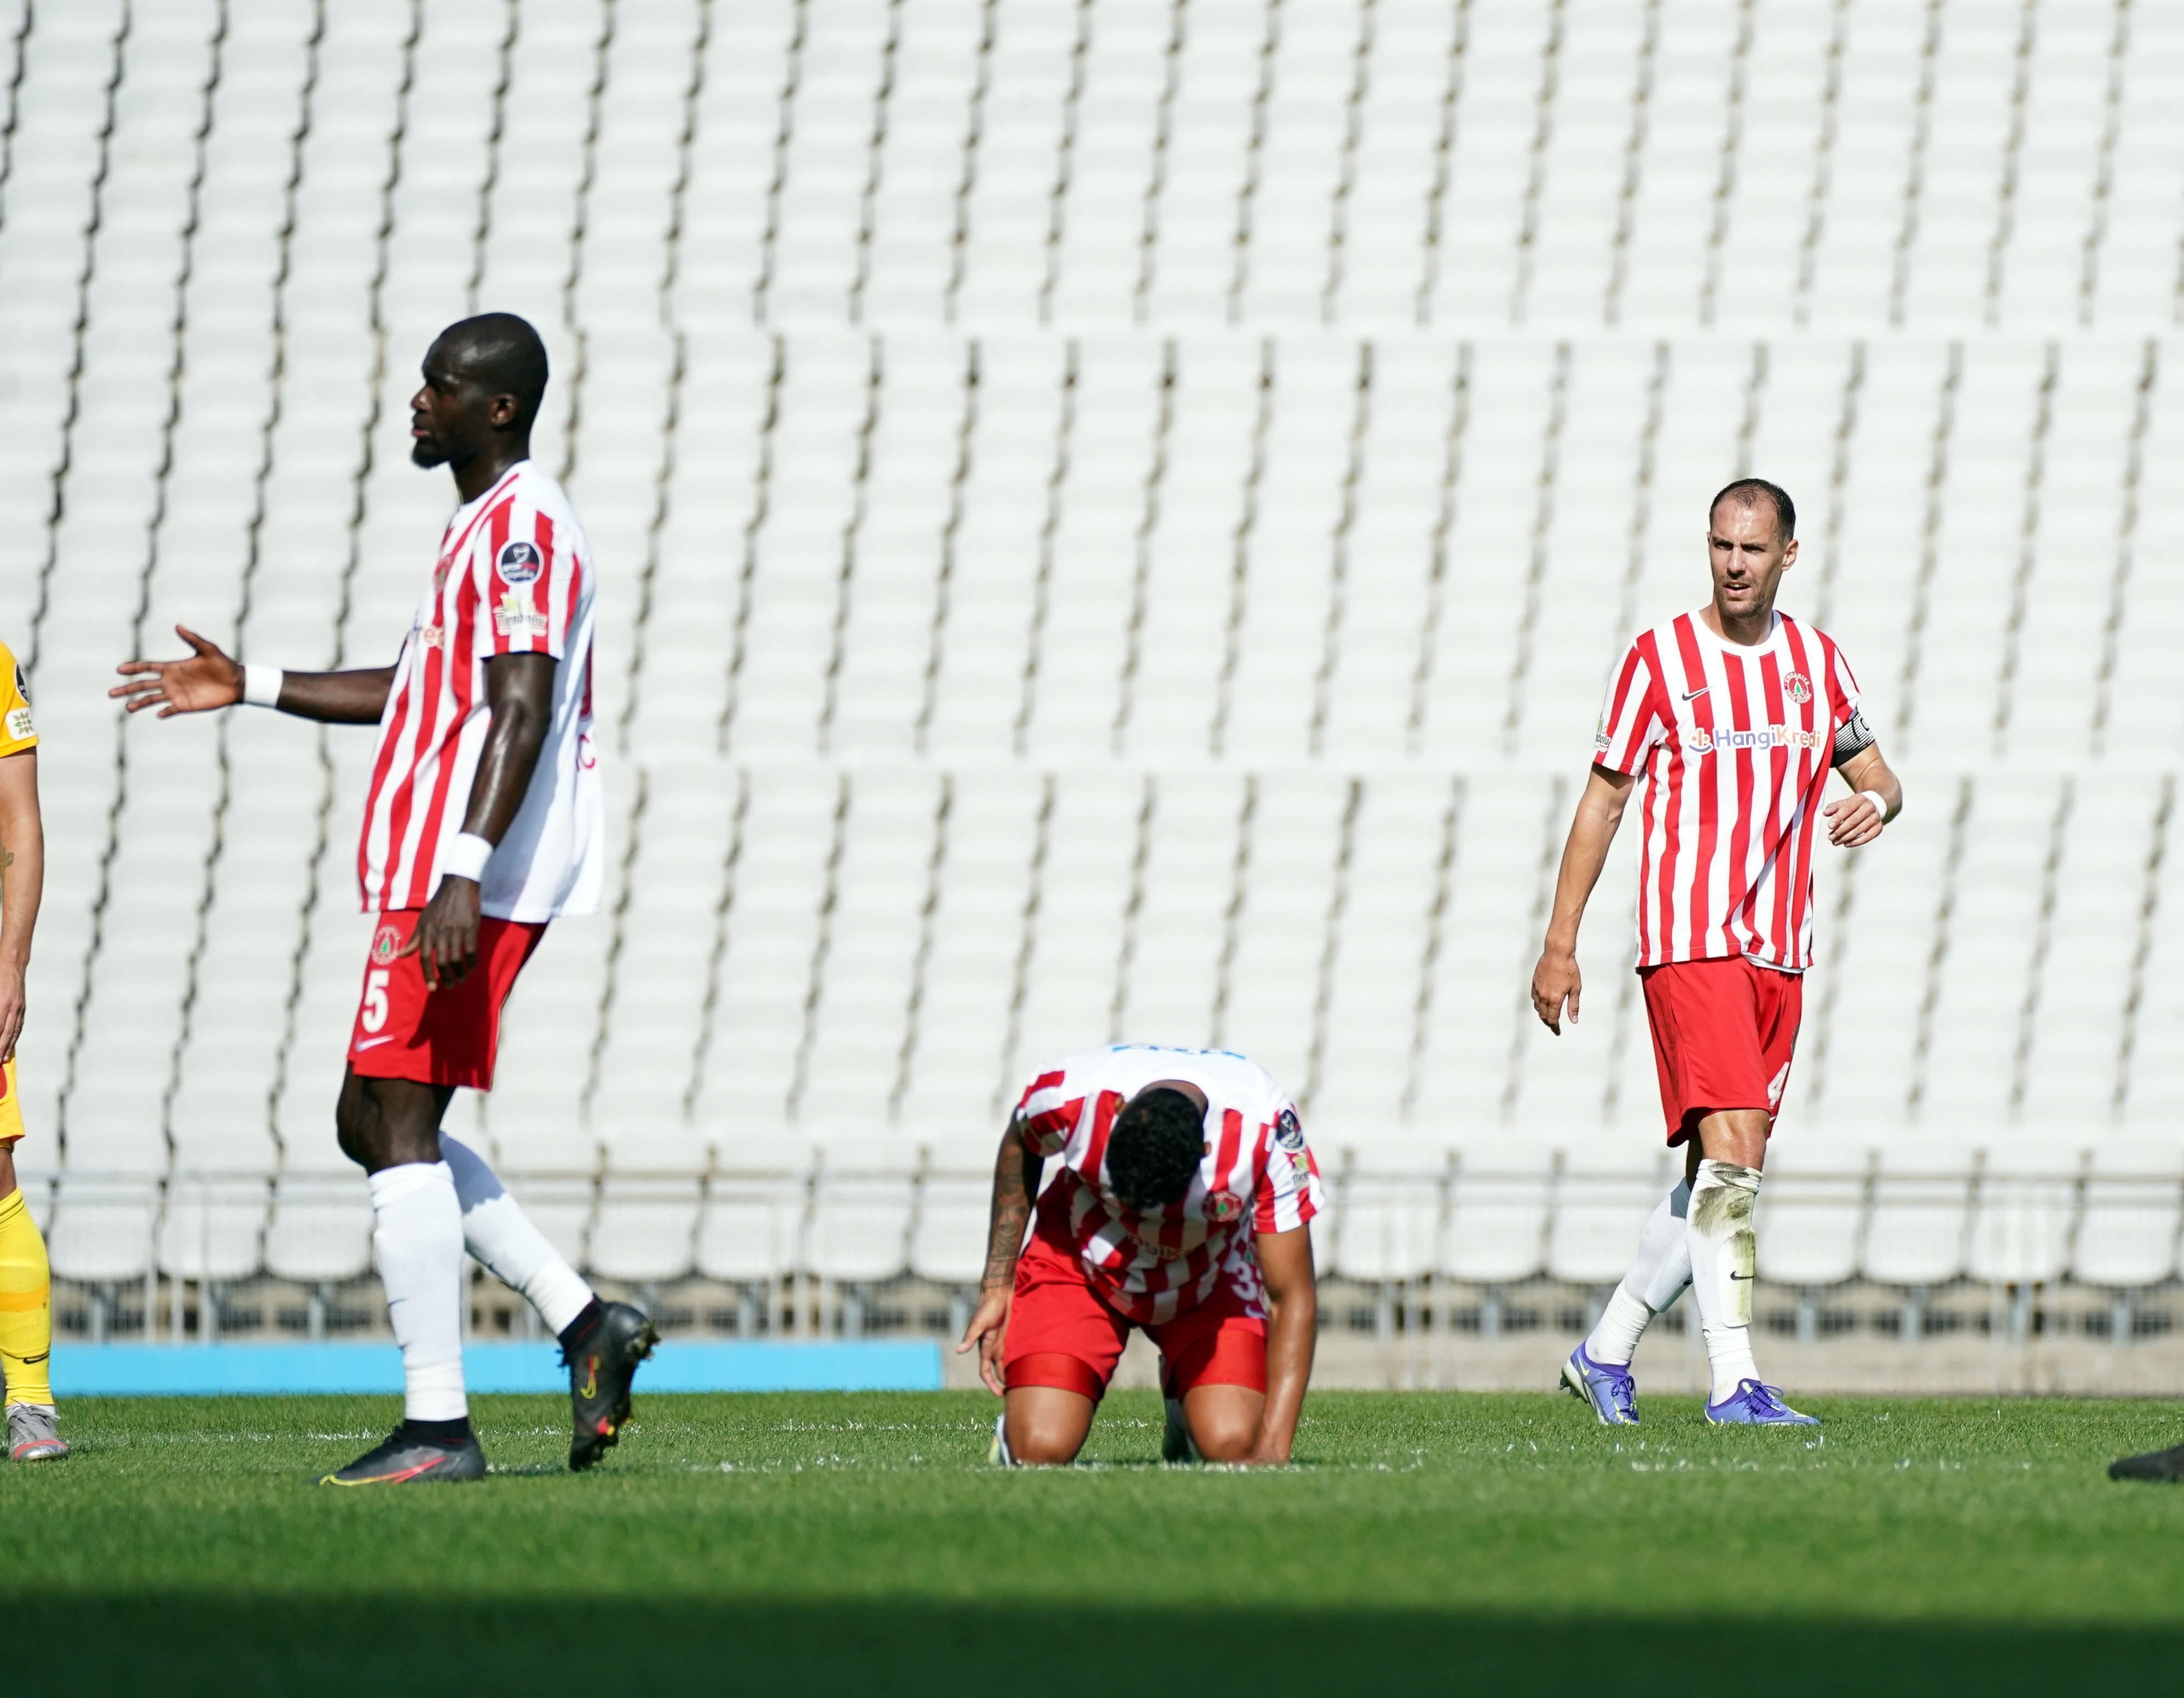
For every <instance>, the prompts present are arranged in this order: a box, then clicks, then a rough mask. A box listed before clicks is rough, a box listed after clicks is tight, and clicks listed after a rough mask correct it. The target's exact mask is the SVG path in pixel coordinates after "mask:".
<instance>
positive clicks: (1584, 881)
mask: <svg viewBox="0 0 2184 1698" xmlns="http://www.w3.org/2000/svg"><path fill="white" fill-rule="evenodd" d="M1632 782H1633V775H1631V774H1630V773H1628V772H1618V771H1614V770H1613V769H1612V768H1610V767H1606V766H1595V767H1594V768H1593V769H1592V776H1591V777H1590V778H1588V779H1586V780H1585V790H1584V793H1582V794H1581V795H1580V796H1579V797H1578V799H1577V816H1576V817H1575V818H1574V819H1573V820H1572V821H1570V828H1569V837H1568V840H1567V841H1566V842H1564V843H1563V865H1562V871H1560V872H1559V873H1558V874H1557V876H1556V878H1555V906H1554V912H1553V914H1552V916H1550V918H1549V919H1548V921H1547V939H1546V946H1545V947H1544V948H1543V949H1541V951H1540V964H1539V965H1538V966H1535V967H1534V968H1533V969H1532V1011H1533V1012H1534V1013H1535V1014H1537V1015H1538V1016H1540V1019H1541V1021H1542V1022H1544V1023H1545V1024H1546V1028H1547V1030H1548V1031H1550V1032H1552V1033H1554V1034H1555V1035H1556V1036H1557V1038H1559V1037H1561V1036H1562V1031H1563V1005H1564V1004H1565V1003H1567V1004H1568V1008H1569V1018H1570V1024H1571V1025H1573V1026H1574V1025H1576V1024H1577V1011H1578V1000H1579V997H1580V993H1581V992H1582V991H1583V989H1584V981H1583V978H1582V977H1581V975H1580V973H1579V971H1578V967H1577V930H1578V924H1579V922H1580V921H1582V920H1583V919H1584V918H1585V904H1586V903H1587V902H1589V901H1591V899H1592V888H1593V886H1594V885H1596V884H1597V883H1599V882H1600V870H1601V868H1602V867H1603V866H1607V851H1608V848H1609V846H1610V845H1611V844H1613V843H1614V841H1615V832H1616V829H1617V827H1619V826H1621V825H1622V823H1623V809H1624V804H1626V803H1627V802H1629V801H1630V786H1631V783H1632Z"/></svg>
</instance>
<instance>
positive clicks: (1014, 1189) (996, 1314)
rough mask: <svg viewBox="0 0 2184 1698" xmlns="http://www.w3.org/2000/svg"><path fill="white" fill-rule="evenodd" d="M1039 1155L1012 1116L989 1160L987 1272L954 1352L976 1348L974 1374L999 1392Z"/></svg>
mask: <svg viewBox="0 0 2184 1698" xmlns="http://www.w3.org/2000/svg"><path fill="white" fill-rule="evenodd" d="M1042 1166H1045V1161H1044V1158H1043V1157H1041V1156H1040V1155H1039V1152H1038V1151H1037V1150H1034V1149H1033V1148H1032V1147H1031V1144H1029V1142H1028V1141H1027V1140H1026V1138H1024V1135H1023V1127H1022V1122H1019V1121H1013V1120H1012V1121H1011V1122H1009V1129H1008V1130H1007V1131H1006V1132H1005V1133H1002V1134H1001V1150H1000V1156H999V1157H998V1158H997V1159H996V1160H995V1163H994V1213H993V1224H992V1225H991V1227H990V1228H988V1230H987V1233H986V1272H985V1273H984V1274H983V1277H981V1278H980V1279H979V1281H978V1311H977V1312H976V1313H974V1314H973V1315H972V1317H971V1324H970V1325H969V1326H968V1327H967V1328H964V1329H963V1342H962V1343H961V1344H958V1345H956V1355H958V1356H961V1355H963V1354H964V1353H965V1352H966V1351H968V1350H977V1351H978V1377H979V1378H981V1379H983V1380H984V1381H985V1383H986V1389H988V1390H989V1391H991V1392H992V1393H993V1394H994V1395H995V1396H996V1397H999V1396H1000V1395H1001V1394H1002V1392H1003V1391H1004V1390H1005V1389H1006V1388H1005V1387H1004V1385H1003V1384H1002V1382H1001V1345H1002V1344H1003V1343H1004V1342H1005V1341H1006V1339H1007V1338H1008V1332H1009V1304H1010V1300H1011V1298H1012V1297H1013V1296H1014V1295H1015V1293H1016V1283H1017V1256H1018V1255H1022V1252H1023V1241H1024V1233H1025V1231H1026V1229H1027V1228H1028V1227H1029V1226H1030V1224H1031V1210H1032V1204H1033V1201H1034V1200H1035V1199H1036V1198H1037V1196H1038V1194H1039V1169H1040V1168H1041V1167H1042Z"/></svg>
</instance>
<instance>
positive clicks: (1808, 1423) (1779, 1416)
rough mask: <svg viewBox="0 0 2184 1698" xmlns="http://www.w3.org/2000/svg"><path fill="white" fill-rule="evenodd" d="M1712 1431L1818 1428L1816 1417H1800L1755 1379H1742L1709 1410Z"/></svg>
mask: <svg viewBox="0 0 2184 1698" xmlns="http://www.w3.org/2000/svg"><path fill="white" fill-rule="evenodd" d="M1706 1417H1707V1424H1708V1426H1709V1427H1817V1426H1819V1424H1820V1417H1819V1416H1817V1415H1800V1414H1799V1413H1798V1412H1797V1411H1796V1410H1794V1409H1792V1408H1791V1407H1790V1406H1789V1405H1788V1404H1786V1403H1785V1402H1783V1401H1782V1394H1781V1392H1780V1391H1779V1390H1778V1389H1775V1387H1774V1386H1771V1385H1762V1384H1760V1383H1759V1382H1758V1380H1756V1379H1741V1380H1739V1381H1737V1383H1736V1390H1735V1391H1732V1392H1731V1393H1730V1395H1728V1396H1727V1397H1724V1399H1722V1400H1721V1401H1720V1402H1719V1403H1709V1404H1708V1405H1707V1410H1706Z"/></svg>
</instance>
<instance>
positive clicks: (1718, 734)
mask: <svg viewBox="0 0 2184 1698" xmlns="http://www.w3.org/2000/svg"><path fill="white" fill-rule="evenodd" d="M1857 711H1858V680H1857V679H1856V678H1855V677H1853V676H1852V674H1851V670H1850V666H1849V664H1848V663H1847V661H1845V660H1844V659H1843V657H1842V651H1841V649H1838V648H1836V644H1835V641H1834V639H1833V638H1831V637H1828V636H1826V635H1825V634H1824V633H1823V632H1819V631H1817V630H1815V629H1814V627H1813V626H1810V625H1808V624H1806V623H1805V622H1804V621H1802V620H1798V619H1792V618H1791V617H1789V616H1788V615H1785V614H1777V615H1775V628H1774V630H1773V632H1771V633H1770V634H1769V637H1768V638H1767V640H1766V641H1765V642H1764V643H1759V644H1757V645H1756V646H1754V647H1752V648H1749V649H1747V648H1744V647H1742V646H1741V645H1739V644H1737V643H1726V642H1724V641H1723V640H1722V639H1721V638H1720V637H1717V636H1715V635H1714V634H1713V631H1712V630H1711V629H1709V628H1708V625H1707V623H1706V621H1704V620H1703V619H1701V618H1700V617H1698V615H1696V614H1689V613H1685V614H1679V615H1677V616H1676V617H1675V618H1674V619H1672V620H1669V621H1667V622H1666V623H1665V624H1662V625H1657V626H1654V627H1653V628H1652V630H1651V631H1647V632H1642V633H1641V635H1640V636H1639V637H1638V638H1637V640H1636V641H1635V642H1634V643H1631V645H1630V648H1629V649H1627V650H1626V651H1625V652H1624V656H1623V660H1622V662H1621V664H1620V665H1618V666H1617V667H1616V669H1615V676H1614V677H1613V679H1612V680H1611V681H1610V682H1609V684H1608V687H1607V705H1606V706H1605V707H1604V708H1603V709H1602V710H1601V715H1600V731H1599V734H1598V736H1597V737H1596V738H1594V740H1593V756H1592V758H1593V761H1594V763H1595V764H1596V765H1600V766H1605V767H1607V768H1608V769H1610V770H1611V771H1616V772H1629V773H1636V772H1639V771H1641V770H1642V771H1643V773H1644V775H1645V777H1644V779H1643V782H1642V783H1641V787H1640V793H1639V796H1638V808H1637V813H1638V818H1639V821H1640V822H1641V832H1640V849H1639V880H1638V965H1639V966H1641V967H1649V966H1659V965H1660V964H1662V963H1663V962H1665V961H1701V960H1716V959H1719V958H1723V957H1729V956H1736V955H1747V956H1749V957H1751V959H1752V960H1755V961H1762V962H1764V963H1765V964H1766V965H1768V966H1774V967H1781V968H1784V969H1786V970H1787V971H1791V972H1802V971H1804V969H1805V968H1807V967H1808V966H1811V965H1812V962H1813V841H1814V834H1815V832H1816V831H1817V830H1818V827H1819V810H1820V805H1821V799H1822V797H1823V796H1824V794H1825V792H1826V789H1827V783H1828V774H1829V772H1830V771H1832V770H1833V766H1834V760H1833V755H1834V750H1835V745H1836V732H1838V731H1839V730H1841V728H1842V727H1845V726H1847V725H1848V724H1850V723H1851V721H1852V716H1853V715H1854V714H1856V712H1857Z"/></svg>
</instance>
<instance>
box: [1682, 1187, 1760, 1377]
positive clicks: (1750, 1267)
mask: <svg viewBox="0 0 2184 1698" xmlns="http://www.w3.org/2000/svg"><path fill="white" fill-rule="evenodd" d="M1758 1198H1759V1170H1758V1168H1757V1167H1740V1166H1737V1165H1736V1163H1735V1162H1734V1161H1711V1160H1709V1161H1702V1162H1700V1163H1699V1171H1698V1177H1697V1179H1695V1180H1694V1181H1693V1182H1692V1183H1691V1218H1690V1220H1689V1221H1688V1222H1686V1223H1685V1233H1686V1236H1687V1237H1688V1239H1690V1242H1691V1296H1692V1298H1693V1299H1694V1300H1696V1301H1697V1304H1698V1306H1699V1323H1700V1325H1701V1326H1702V1328H1704V1329H1705V1332H1706V1347H1707V1362H1708V1366H1709V1367H1710V1368H1711V1370H1712V1372H1713V1392H1712V1393H1711V1394H1710V1395H1709V1396H1708V1401H1709V1402H1712V1403H1719V1402H1720V1401H1721V1400H1722V1399H1724V1397H1727V1396H1728V1395H1730V1393H1731V1392H1733V1391H1735V1390H1736V1387H1737V1383H1738V1382H1739V1381H1741V1380H1747V1379H1758V1378H1759V1369H1758V1366H1757V1365H1756V1364H1755V1363H1754V1362H1753V1361H1752V1275H1753V1273H1754V1272H1755V1271H1756V1269H1757V1266H1758V1261H1757V1256H1756V1254H1755V1252H1756V1249H1757V1246H1758V1239H1757V1238H1756V1237H1755V1236H1754V1234H1753V1232H1752V1206H1753V1205H1754V1204H1755V1203H1757V1202H1758Z"/></svg>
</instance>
